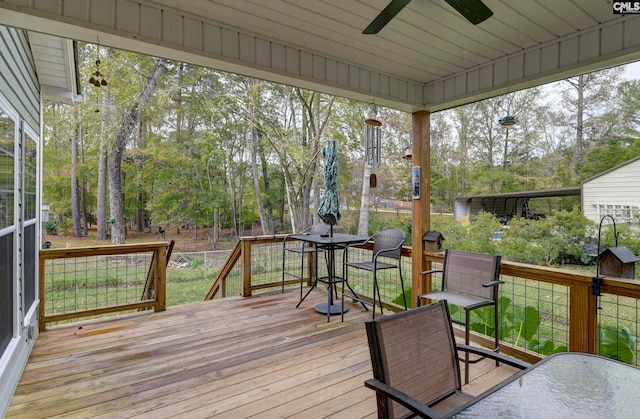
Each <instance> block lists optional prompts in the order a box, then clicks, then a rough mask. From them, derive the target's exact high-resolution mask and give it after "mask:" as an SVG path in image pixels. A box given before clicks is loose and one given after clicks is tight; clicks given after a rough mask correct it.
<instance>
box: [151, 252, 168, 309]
mask: <svg viewBox="0 0 640 419" xmlns="http://www.w3.org/2000/svg"><path fill="white" fill-rule="evenodd" d="M154 256H155V257H154V259H155V266H154V268H153V270H154V271H155V274H156V290H155V291H156V293H155V294H156V306H155V308H154V311H165V310H166V309H167V247H161V248H159V249H156V250H155V252H154Z"/></svg>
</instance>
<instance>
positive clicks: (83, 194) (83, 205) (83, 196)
mask: <svg viewBox="0 0 640 419" xmlns="http://www.w3.org/2000/svg"><path fill="white" fill-rule="evenodd" d="M84 135H85V130H84V129H81V130H80V149H81V151H82V152H81V156H80V157H81V161H82V163H83V164H84ZM80 212H81V213H82V214H81V216H82V223H83V230H82V234H83V235H84V236H88V235H89V219H88V217H87V178H86V176H84V175H83V176H82V189H81V190H80Z"/></svg>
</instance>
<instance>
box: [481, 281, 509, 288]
mask: <svg viewBox="0 0 640 419" xmlns="http://www.w3.org/2000/svg"><path fill="white" fill-rule="evenodd" d="M500 284H504V281H489V282H485V283H484V284H482V286H483V287H484V288H489V287H495V286H496V285H500Z"/></svg>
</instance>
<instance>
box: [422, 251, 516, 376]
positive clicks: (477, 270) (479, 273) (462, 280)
mask: <svg viewBox="0 0 640 419" xmlns="http://www.w3.org/2000/svg"><path fill="white" fill-rule="evenodd" d="M500 260H501V258H500V256H494V255H483V254H478V253H467V252H460V251H457V250H451V249H447V250H446V251H445V256H444V264H443V267H442V269H432V270H430V271H425V272H422V274H423V275H430V274H433V273H436V272H439V273H441V274H442V286H441V288H440V291H438V292H430V293H426V294H422V295H420V296H418V305H420V303H421V301H422V300H423V299H429V300H447V302H448V303H449V304H453V305H456V306H459V307H461V308H462V309H464V312H465V322H464V326H465V335H464V343H465V344H466V345H468V344H469V323H470V319H471V311H472V310H475V309H478V308H482V307H487V306H493V320H494V334H495V345H494V349H493V350H494V351H495V352H498V351H499V350H500V340H499V339H500V320H499V318H498V286H499V285H500V284H502V283H504V282H503V281H500ZM454 321H455V320H454ZM464 360H465V363H466V365H467V368H466V369H465V384H466V383H468V382H469V368H468V366H469V363H474V362H477V361H479V359H475V360H470V359H469V354H468V353H465V359H464Z"/></svg>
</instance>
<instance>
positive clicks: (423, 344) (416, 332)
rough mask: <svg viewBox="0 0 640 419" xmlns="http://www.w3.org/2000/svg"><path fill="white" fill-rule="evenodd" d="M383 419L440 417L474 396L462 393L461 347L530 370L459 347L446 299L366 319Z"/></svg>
mask: <svg viewBox="0 0 640 419" xmlns="http://www.w3.org/2000/svg"><path fill="white" fill-rule="evenodd" d="M365 327H366V330H367V338H368V341H369V352H370V355H371V365H372V370H373V379H370V380H366V381H365V386H366V387H368V388H371V389H373V390H375V391H376V400H377V405H378V417H379V418H397V417H405V416H409V417H411V414H413V416H416V415H417V416H420V417H440V416H444V415H446V414H447V413H450V412H452V411H454V410H455V409H457V408H459V407H460V406H462V405H463V404H465V403H467V402H468V401H470V400H473V399H474V396H472V395H470V394H467V393H464V392H463V391H462V386H461V380H460V361H459V358H458V351H465V352H467V351H468V352H471V353H474V354H479V355H482V356H484V357H488V358H492V359H496V360H499V361H500V362H502V363H504V364H507V365H510V366H512V367H516V368H518V369H526V368H527V367H528V366H529V365H528V364H527V363H525V362H523V361H520V360H518V359H515V358H511V357H507V356H505V355H503V354H500V353H496V352H492V351H490V350H488V349H484V348H478V347H473V346H468V345H456V342H455V339H454V336H453V329H452V326H451V319H450V316H449V311H448V307H447V302H446V301H440V302H438V303H434V304H430V305H427V306H422V307H418V308H415V309H412V310H408V311H403V312H400V313H397V314H393V315H390V316H387V317H381V318H377V319H375V320H370V321H367V322H365Z"/></svg>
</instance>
